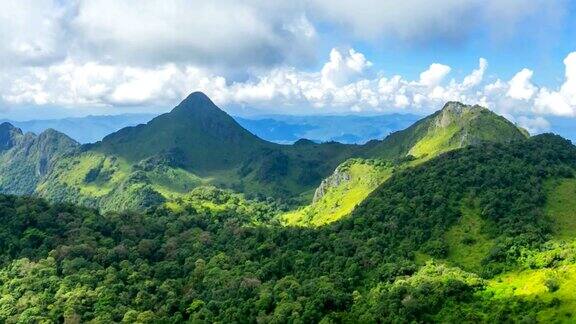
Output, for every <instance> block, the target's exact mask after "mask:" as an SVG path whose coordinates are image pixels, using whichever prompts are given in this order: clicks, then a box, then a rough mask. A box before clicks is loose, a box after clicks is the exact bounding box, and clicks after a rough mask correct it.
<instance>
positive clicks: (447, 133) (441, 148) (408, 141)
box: [282, 102, 526, 266]
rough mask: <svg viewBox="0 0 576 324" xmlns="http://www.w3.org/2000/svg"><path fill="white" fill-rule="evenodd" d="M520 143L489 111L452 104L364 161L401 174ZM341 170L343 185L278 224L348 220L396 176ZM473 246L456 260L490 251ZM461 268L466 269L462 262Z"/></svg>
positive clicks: (361, 166)
mask: <svg viewBox="0 0 576 324" xmlns="http://www.w3.org/2000/svg"><path fill="white" fill-rule="evenodd" d="M522 139H526V134H525V133H523V131H522V130H521V129H519V128H518V127H516V126H515V125H513V124H511V123H510V122H509V121H507V120H506V119H504V118H503V117H501V116H498V115H496V114H494V113H492V112H490V111H489V110H488V109H486V108H482V107H479V106H467V105H463V104H460V103H454V102H451V103H447V104H446V105H445V107H444V108H443V109H442V110H440V111H438V112H436V113H435V114H433V115H431V116H429V117H426V118H424V119H422V120H420V121H419V122H417V123H416V124H414V125H413V126H411V127H409V128H407V129H405V130H403V131H400V132H396V133H394V134H392V135H390V136H389V137H387V138H386V139H385V140H384V141H382V142H380V143H377V144H375V145H374V147H373V148H372V149H370V150H369V153H368V156H369V157H371V158H378V159H380V160H388V161H393V163H394V164H395V165H396V167H395V168H394V169H396V170H402V169H405V168H409V167H414V166H417V165H419V164H421V163H423V162H426V161H428V160H430V159H432V158H434V157H437V156H438V155H440V154H442V153H445V152H448V151H451V150H455V149H458V148H461V147H465V146H468V145H473V144H477V143H479V142H482V141H494V142H499V141H513V140H522ZM347 164H349V165H347ZM342 167H344V168H348V169H349V171H348V173H349V174H350V177H349V178H350V179H349V180H347V179H344V180H343V181H341V182H339V183H338V184H337V185H332V187H331V188H328V190H327V194H326V195H324V196H323V197H322V199H320V200H319V201H315V202H313V203H311V204H310V205H308V206H306V207H303V208H300V209H298V210H295V211H292V212H289V213H287V214H285V215H283V216H282V221H283V222H284V223H285V224H287V225H298V226H320V225H325V224H328V223H332V222H335V221H337V220H339V219H341V218H342V217H345V216H346V215H348V214H349V213H350V212H351V211H352V210H353V209H354V207H355V206H357V205H358V204H359V203H361V202H362V200H364V199H365V198H366V197H367V196H368V195H369V194H370V192H372V190H374V189H376V187H377V186H378V185H380V184H382V183H384V182H385V181H386V180H387V179H388V178H389V177H390V176H391V175H392V173H393V171H394V169H393V168H386V169H382V168H374V166H372V165H368V164H366V163H358V162H355V163H353V164H350V162H345V163H344V164H342V165H341V166H340V167H339V168H342ZM338 171H339V169H336V171H335V174H334V175H332V176H331V177H334V176H336V175H337V173H338ZM329 179H330V178H329ZM467 220H469V219H467ZM475 240H476V241H475V242H476V243H475V244H473V245H471V246H469V248H468V249H464V250H462V251H453V253H454V254H455V255H456V256H455V258H458V256H457V255H458V254H462V255H464V254H466V253H467V250H475V247H481V246H483V248H484V249H486V248H487V247H488V245H486V246H484V243H485V242H483V240H482V238H481V237H477V238H475ZM454 246H456V245H454ZM474 258H475V256H468V259H469V260H472V259H474ZM463 262H464V263H469V261H466V260H463ZM469 265H470V266H472V265H471V264H469Z"/></svg>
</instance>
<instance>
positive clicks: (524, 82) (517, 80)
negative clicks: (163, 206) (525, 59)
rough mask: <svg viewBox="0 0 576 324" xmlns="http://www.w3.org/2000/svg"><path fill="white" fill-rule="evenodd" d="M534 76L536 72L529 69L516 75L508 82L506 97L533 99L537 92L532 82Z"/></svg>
mask: <svg viewBox="0 0 576 324" xmlns="http://www.w3.org/2000/svg"><path fill="white" fill-rule="evenodd" d="M533 74H534V72H533V71H531V70H529V69H522V71H520V72H518V73H516V75H514V77H513V78H512V79H511V80H510V81H509V82H508V85H509V88H508V92H507V93H506V95H507V96H509V97H510V98H513V99H523V100H529V99H530V98H532V96H533V95H534V93H535V92H536V87H535V86H534V85H533V84H532V81H531V79H532V75H533Z"/></svg>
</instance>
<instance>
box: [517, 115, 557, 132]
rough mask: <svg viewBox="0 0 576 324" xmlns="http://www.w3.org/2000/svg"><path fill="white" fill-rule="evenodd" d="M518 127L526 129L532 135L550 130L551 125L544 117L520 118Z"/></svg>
mask: <svg viewBox="0 0 576 324" xmlns="http://www.w3.org/2000/svg"><path fill="white" fill-rule="evenodd" d="M518 125H520V127H523V128H524V129H526V130H527V131H528V132H529V133H530V134H539V133H543V132H546V131H548V130H550V123H549V122H548V121H547V120H546V119H544V118H543V117H540V116H538V117H533V118H530V117H527V116H520V117H518Z"/></svg>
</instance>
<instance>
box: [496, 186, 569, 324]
mask: <svg viewBox="0 0 576 324" xmlns="http://www.w3.org/2000/svg"><path fill="white" fill-rule="evenodd" d="M545 214H546V215H547V216H548V217H550V219H551V220H552V222H553V225H552V227H553V237H552V240H551V241H550V242H548V243H547V244H546V245H545V248H544V249H543V250H542V251H527V252H525V257H524V258H523V264H522V265H523V268H522V269H520V270H517V271H513V272H508V273H504V274H502V275H499V276H497V277H495V278H493V279H491V280H490V281H489V282H488V287H487V289H486V291H485V293H487V294H489V295H491V296H493V298H509V297H511V296H515V297H521V298H525V299H527V300H530V301H539V302H542V303H545V304H548V305H549V307H546V308H545V309H544V310H542V311H541V312H539V313H538V320H539V321H540V322H542V323H553V322H558V323H563V322H564V323H575V322H576V179H563V180H553V181H550V182H549V183H548V195H547V203H546V208H545Z"/></svg>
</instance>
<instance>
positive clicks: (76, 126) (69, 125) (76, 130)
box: [0, 114, 155, 143]
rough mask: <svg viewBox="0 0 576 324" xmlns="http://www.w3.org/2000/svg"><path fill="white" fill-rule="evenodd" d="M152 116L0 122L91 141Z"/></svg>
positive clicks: (129, 115) (81, 141)
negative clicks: (56, 132)
mask: <svg viewBox="0 0 576 324" xmlns="http://www.w3.org/2000/svg"><path fill="white" fill-rule="evenodd" d="M154 116H155V115H153V114H122V115H113V116H86V117H71V118H63V119H45V120H29V121H12V120H1V121H0V122H2V121H5V122H9V123H10V124H12V125H14V126H16V127H18V128H20V129H22V130H23V131H24V132H32V133H35V134H40V133H42V132H43V131H45V130H47V129H54V130H57V131H59V132H62V133H64V134H66V135H68V136H70V137H71V138H73V139H74V140H76V141H77V142H79V143H93V142H96V141H99V140H101V139H102V138H104V136H106V135H108V134H110V133H113V132H115V131H117V130H119V129H122V128H124V127H128V126H135V125H138V124H142V123H146V122H148V121H149V120H150V119H152V118H154Z"/></svg>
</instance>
